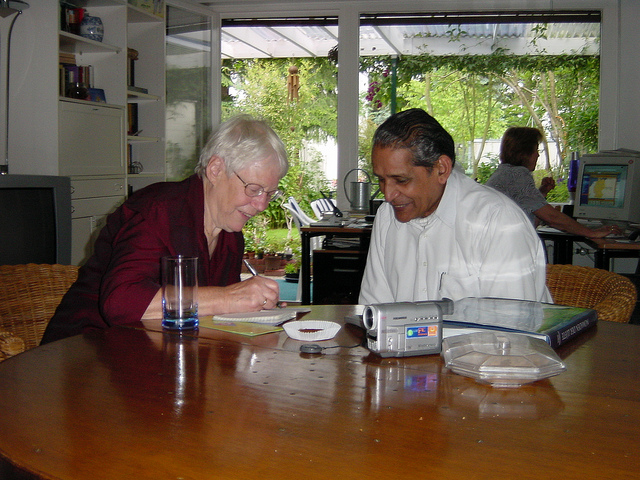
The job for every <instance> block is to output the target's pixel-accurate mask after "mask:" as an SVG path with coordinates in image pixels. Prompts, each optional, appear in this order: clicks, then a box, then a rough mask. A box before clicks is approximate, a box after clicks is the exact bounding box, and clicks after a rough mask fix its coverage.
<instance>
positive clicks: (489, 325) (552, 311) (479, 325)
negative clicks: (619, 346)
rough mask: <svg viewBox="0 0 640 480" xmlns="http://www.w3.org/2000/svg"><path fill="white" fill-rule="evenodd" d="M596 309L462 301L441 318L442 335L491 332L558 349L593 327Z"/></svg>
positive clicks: (497, 300) (508, 301)
mask: <svg viewBox="0 0 640 480" xmlns="http://www.w3.org/2000/svg"><path fill="white" fill-rule="evenodd" d="M597 321H598V315H597V313H596V311H595V310H592V309H590V308H580V307H571V306H567V305H556V304H552V303H541V302H534V301H526V300H512V299H504V298H463V299H460V300H456V301H455V302H454V307H453V314H451V315H445V316H444V317H443V336H444V337H448V336H452V335H460V334H464V333H471V332H477V331H480V330H485V329H491V330H500V331H505V332H513V333H521V334H527V335H530V336H534V337H537V338H542V339H543V340H545V341H546V342H547V343H548V344H549V345H551V347H553V348H557V347H559V346H560V345H562V344H564V343H566V342H568V341H569V340H571V339H572V338H574V337H576V336H578V335H580V334H581V333H582V332H584V331H585V330H587V329H588V328H589V327H592V326H593V325H595V324H596V322H597Z"/></svg>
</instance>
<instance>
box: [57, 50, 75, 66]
mask: <svg viewBox="0 0 640 480" xmlns="http://www.w3.org/2000/svg"><path fill="white" fill-rule="evenodd" d="M58 63H62V64H69V65H75V64H76V55H75V53H69V52H60V53H58Z"/></svg>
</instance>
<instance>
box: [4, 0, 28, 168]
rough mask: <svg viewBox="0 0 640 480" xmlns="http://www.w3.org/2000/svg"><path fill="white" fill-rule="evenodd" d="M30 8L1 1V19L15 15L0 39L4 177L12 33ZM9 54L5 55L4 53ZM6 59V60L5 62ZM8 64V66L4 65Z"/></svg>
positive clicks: (15, 1)
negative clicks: (23, 12)
mask: <svg viewBox="0 0 640 480" xmlns="http://www.w3.org/2000/svg"><path fill="white" fill-rule="evenodd" d="M27 8H29V4H28V3H26V2H23V1H22V0H0V17H2V18H7V17H9V16H11V15H14V14H16V15H15V17H13V18H12V19H11V23H10V25H9V29H8V30H7V33H6V35H5V31H4V29H3V30H2V39H0V47H1V48H2V51H1V52H0V54H1V56H0V59H1V60H2V73H3V75H2V76H3V77H4V79H5V82H6V84H5V88H4V91H5V98H4V102H3V103H2V104H1V106H2V113H3V114H4V115H2V117H3V118H4V119H5V122H4V131H3V132H2V136H3V143H4V152H3V154H4V164H0V174H2V175H4V174H7V173H9V71H10V65H11V32H12V31H13V25H14V24H15V23H16V19H17V18H18V16H19V15H20V14H21V13H22V11H23V10H26V9H27ZM5 51H6V52H7V54H6V55H5V54H4V52H5ZM5 59H6V60H5ZM5 63H6V66H5V65H4V64H5Z"/></svg>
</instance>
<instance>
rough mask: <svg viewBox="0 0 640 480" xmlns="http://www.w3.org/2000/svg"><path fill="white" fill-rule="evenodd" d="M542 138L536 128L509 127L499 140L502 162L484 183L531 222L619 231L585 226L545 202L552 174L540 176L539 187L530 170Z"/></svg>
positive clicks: (581, 230)
mask: <svg viewBox="0 0 640 480" xmlns="http://www.w3.org/2000/svg"><path fill="white" fill-rule="evenodd" d="M542 138H543V137H542V133H541V132H540V130H538V129H537V128H530V127H509V128H508V129H507V131H506V132H505V134H504V136H503V137H502V143H501V144H500V162H501V163H500V165H499V166H498V169H497V170H496V171H495V172H494V173H493V175H491V178H489V180H487V183H486V185H488V186H490V187H493V188H495V189H496V190H498V191H500V192H502V193H504V194H505V195H506V196H507V197H509V198H511V199H512V200H513V201H514V202H516V203H517V204H518V205H519V206H520V208H522V209H523V210H524V212H525V213H526V214H527V215H528V216H529V219H530V220H531V222H532V223H533V225H534V226H537V225H538V223H540V222H544V223H546V224H547V225H549V226H551V227H553V228H557V229H558V230H562V231H565V232H568V233H573V234H575V235H582V236H583V237H590V238H601V237H606V236H607V235H609V234H612V233H615V234H619V233H621V231H620V229H619V228H618V227H617V226H611V225H606V226H602V227H599V228H594V229H591V228H589V227H586V226H585V225H582V224H581V223H579V222H576V221H575V220H574V219H573V218H571V217H569V216H568V215H565V214H564V213H562V212H560V211H559V210H556V209H555V208H554V207H552V206H551V205H549V203H547V200H546V197H547V194H548V193H549V192H550V191H551V190H553V188H554V187H555V185H556V184H555V181H554V180H553V179H552V178H551V177H546V178H543V179H542V183H541V185H540V189H537V188H536V186H535V182H534V179H533V175H532V174H531V172H533V170H535V168H536V163H537V162H538V157H539V156H540V154H539V153H538V145H539V144H540V142H542Z"/></svg>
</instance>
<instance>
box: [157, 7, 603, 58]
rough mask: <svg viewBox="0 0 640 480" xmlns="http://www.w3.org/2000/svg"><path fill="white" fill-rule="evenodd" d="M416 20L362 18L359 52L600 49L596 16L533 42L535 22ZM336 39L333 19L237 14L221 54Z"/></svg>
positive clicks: (181, 28)
mask: <svg viewBox="0 0 640 480" xmlns="http://www.w3.org/2000/svg"><path fill="white" fill-rule="evenodd" d="M176 13H179V11H178V12H176ZM182 20H185V21H184V22H182ZM524 20H526V19H523V21H524ZM419 21H420V20H419V18H416V19H412V22H411V23H408V24H401V23H400V21H398V22H397V23H398V24H393V18H390V19H385V20H384V21H380V22H377V21H376V20H375V19H373V20H371V19H369V20H368V21H367V19H363V23H362V25H361V27H360V39H359V42H360V52H361V55H365V56H370V55H419V54H423V53H429V54H433V55H456V54H461V53H464V54H479V55H487V54H491V53H494V52H495V51H496V50H497V49H504V50H506V51H508V52H509V53H512V54H516V55H525V54H541V53H542V54H549V55H558V54H569V53H581V54H597V53H598V51H599V39H600V24H599V22H597V21H595V22H593V23H549V24H548V26H547V31H546V34H545V36H544V37H538V38H537V39H536V42H535V45H534V46H532V41H531V40H532V39H533V38H534V37H535V35H536V30H535V27H536V24H534V23H467V24H464V23H463V24H461V25H459V26H458V25H456V26H455V27H452V26H451V25H449V24H447V23H440V24H434V23H426V24H419ZM429 21H430V22H433V19H429ZM442 21H443V22H446V21H447V20H442ZM296 23H297V24H296ZM538 25H539V24H538ZM168 27H169V29H170V31H172V30H173V32H175V33H172V35H171V40H170V46H171V44H173V45H175V46H180V47H181V48H183V49H184V48H186V49H189V48H193V49H195V50H202V49H203V48H205V49H206V48H208V45H206V44H205V43H204V42H203V41H202V40H201V38H202V36H201V35H199V34H198V32H199V31H201V28H202V27H200V28H199V26H198V25H194V24H189V23H188V22H187V21H186V19H180V18H179V17H175V16H174V17H171V18H169V25H168ZM452 29H456V32H457V33H459V39H460V41H458V42H452V41H451V32H452ZM337 44H338V26H337V19H335V18H317V19H314V18H309V17H306V18H300V19H291V18H283V19H264V20H258V19H255V20H254V19H238V20H233V21H231V20H230V21H225V22H224V23H223V28H222V57H223V58H299V57H326V56H327V54H328V52H329V50H331V49H332V48H334V47H336V46H337ZM461 46H464V47H463V48H461ZM169 53H171V52H169Z"/></svg>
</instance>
